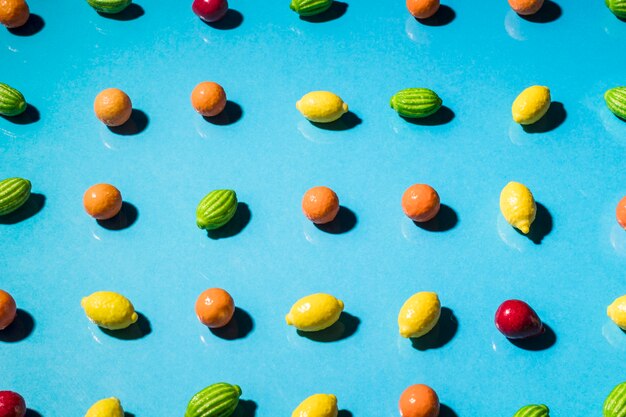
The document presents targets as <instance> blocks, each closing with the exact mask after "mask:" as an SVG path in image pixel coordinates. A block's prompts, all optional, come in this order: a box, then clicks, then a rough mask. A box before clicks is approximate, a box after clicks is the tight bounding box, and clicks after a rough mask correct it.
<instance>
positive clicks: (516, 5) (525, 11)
mask: <svg viewBox="0 0 626 417" xmlns="http://www.w3.org/2000/svg"><path fill="white" fill-rule="evenodd" d="M509 6H511V9H513V10H514V11H515V12H516V13H517V14H521V15H525V16H526V15H531V14H535V13H537V12H538V11H539V9H541V6H543V0H509Z"/></svg>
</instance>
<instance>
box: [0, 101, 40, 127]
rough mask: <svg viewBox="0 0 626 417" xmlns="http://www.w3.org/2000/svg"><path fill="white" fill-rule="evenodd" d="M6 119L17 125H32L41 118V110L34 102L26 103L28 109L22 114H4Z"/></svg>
mask: <svg viewBox="0 0 626 417" xmlns="http://www.w3.org/2000/svg"><path fill="white" fill-rule="evenodd" d="M0 117H2V118H3V119H5V120H8V121H9V122H11V123H13V124H15V125H30V124H32V123H36V122H38V121H39V120H40V119H41V115H40V114H39V110H37V108H36V107H35V106H33V105H32V104H26V110H24V112H23V113H22V114H18V115H17V116H2V115H0Z"/></svg>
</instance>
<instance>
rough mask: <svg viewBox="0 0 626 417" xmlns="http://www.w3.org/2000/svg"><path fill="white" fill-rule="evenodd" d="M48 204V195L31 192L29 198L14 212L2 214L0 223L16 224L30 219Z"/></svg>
mask: <svg viewBox="0 0 626 417" xmlns="http://www.w3.org/2000/svg"><path fill="white" fill-rule="evenodd" d="M45 205H46V197H45V196H44V195H43V194H37V193H31V195H30V197H28V200H26V202H25V203H24V204H23V205H22V207H20V208H18V209H17V210H15V211H14V212H12V213H9V214H5V215H4V216H0V224H16V223H20V222H23V221H24V220H28V219H30V218H31V217H33V216H34V215H35V214H37V213H39V212H40V211H41V210H42V209H43V206H45Z"/></svg>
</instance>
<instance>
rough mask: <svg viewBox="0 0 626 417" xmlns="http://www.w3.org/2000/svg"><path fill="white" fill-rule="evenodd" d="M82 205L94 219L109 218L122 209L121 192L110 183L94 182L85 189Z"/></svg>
mask: <svg viewBox="0 0 626 417" xmlns="http://www.w3.org/2000/svg"><path fill="white" fill-rule="evenodd" d="M83 205H84V206H85V211H86V212H87V214H89V215H90V216H91V217H93V218H94V219H98V220H106V219H110V218H111V217H114V216H115V215H116V214H117V213H119V212H120V210H121V209H122V193H120V190H118V189H117V188H115V187H114V186H112V185H110V184H96V185H93V186H91V187H89V188H88V189H87V191H85V195H83Z"/></svg>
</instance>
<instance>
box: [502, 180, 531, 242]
mask: <svg viewBox="0 0 626 417" xmlns="http://www.w3.org/2000/svg"><path fill="white" fill-rule="evenodd" d="M500 211H501V212H502V215H503V216H504V218H505V219H506V221H507V222H508V223H509V224H510V225H511V226H513V227H516V228H518V229H519V230H520V231H521V232H522V233H524V234H527V233H528V232H529V231H530V225H531V224H532V223H533V221H535V216H536V215H537V205H536V204H535V199H534V197H533V193H531V192H530V190H529V189H528V188H527V187H526V186H525V185H524V184H520V183H519V182H515V181H511V182H510V183H508V184H507V185H506V186H505V187H504V188H503V189H502V192H501V193H500Z"/></svg>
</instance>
